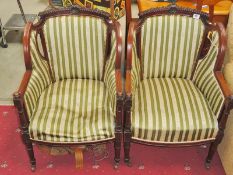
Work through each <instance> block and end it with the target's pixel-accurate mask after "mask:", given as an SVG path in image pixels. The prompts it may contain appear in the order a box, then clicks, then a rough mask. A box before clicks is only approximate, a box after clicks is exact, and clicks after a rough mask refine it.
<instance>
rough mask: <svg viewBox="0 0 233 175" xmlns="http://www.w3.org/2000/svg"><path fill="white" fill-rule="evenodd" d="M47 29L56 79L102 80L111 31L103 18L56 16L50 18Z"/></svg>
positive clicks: (50, 57) (45, 26) (47, 39)
mask: <svg viewBox="0 0 233 175" xmlns="http://www.w3.org/2000/svg"><path fill="white" fill-rule="evenodd" d="M43 29H44V34H45V41H46V45H47V48H48V49H47V50H48V53H49V60H50V62H51V64H50V65H51V68H52V70H53V74H54V77H55V79H56V80H62V79H66V78H89V79H95V80H101V79H102V76H103V66H104V58H105V48H106V30H107V28H106V25H105V23H104V21H103V20H102V19H99V18H95V17H88V16H61V17H54V18H49V19H48V20H47V21H46V23H45V25H44V28H43Z"/></svg>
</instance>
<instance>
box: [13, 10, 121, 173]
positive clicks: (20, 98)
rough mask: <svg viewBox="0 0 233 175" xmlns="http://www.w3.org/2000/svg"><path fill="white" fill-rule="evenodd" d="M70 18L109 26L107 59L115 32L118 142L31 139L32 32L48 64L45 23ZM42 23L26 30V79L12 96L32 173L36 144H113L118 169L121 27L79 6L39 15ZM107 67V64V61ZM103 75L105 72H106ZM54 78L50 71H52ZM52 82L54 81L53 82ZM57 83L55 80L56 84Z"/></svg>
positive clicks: (116, 140)
mask: <svg viewBox="0 0 233 175" xmlns="http://www.w3.org/2000/svg"><path fill="white" fill-rule="evenodd" d="M67 15H76V16H91V17H96V18H101V19H102V20H103V21H104V22H105V24H106V26H107V32H106V35H107V37H106V54H105V55H106V59H107V58H109V56H110V52H111V34H112V32H113V31H114V32H115V33H116V60H115V77H116V93H117V94H116V100H117V103H116V120H115V122H116V125H115V138H113V139H109V140H107V141H106V140H103V141H96V142H85V143H82V142H80V143H48V142H42V141H34V140H31V139H30V137H29V131H28V127H29V123H30V122H29V116H28V114H27V111H26V108H25V102H24V94H25V92H26V89H27V85H28V83H29V80H30V77H31V74H32V61H31V55H30V35H31V31H32V30H34V31H36V32H37V34H39V36H40V39H41V44H42V49H43V54H41V53H40V54H41V56H42V57H43V58H44V59H45V60H46V61H47V62H48V63H49V61H48V53H47V48H46V44H45V38H44V34H43V30H42V27H43V25H44V23H45V21H46V20H47V19H48V18H51V17H55V16H67ZM39 18H40V19H39V21H38V22H37V23H36V24H32V23H28V24H27V25H26V27H25V30H24V36H23V50H24V61H25V67H26V72H25V73H24V76H23V79H22V81H21V84H20V86H19V88H18V90H17V91H16V92H15V93H14V94H13V100H14V105H15V107H16V108H17V110H18V114H19V118H20V126H21V129H22V139H23V142H24V144H25V146H26V150H27V153H28V156H29V159H30V164H31V169H32V171H35V168H36V160H35V157H34V152H33V146H32V142H35V143H37V144H43V145H49V146H75V145H92V144H102V143H106V142H114V147H115V158H114V160H115V165H118V164H119V161H120V149H121V140H122V134H123V126H122V123H123V122H122V118H123V103H124V93H123V89H122V79H121V57H122V36H121V31H120V24H119V23H118V22H117V21H116V20H114V19H110V15H109V14H108V13H105V12H103V11H100V10H92V9H85V8H80V7H79V6H71V7H69V8H59V9H52V10H48V11H45V12H42V13H40V14H39ZM105 63H106V60H105ZM103 73H104V72H103ZM50 74H51V70H50ZM52 79H53V78H52ZM53 81H54V80H53Z"/></svg>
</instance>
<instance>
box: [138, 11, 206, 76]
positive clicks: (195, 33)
mask: <svg viewBox="0 0 233 175" xmlns="http://www.w3.org/2000/svg"><path fill="white" fill-rule="evenodd" d="M203 33H204V25H203V23H202V21H201V20H197V19H194V18H192V17H187V16H179V15H163V16H154V17H150V18H148V19H146V20H145V22H144V23H143V26H142V32H141V34H142V35H141V41H142V44H141V48H142V71H143V79H144V78H161V77H170V78H186V79H190V77H191V73H192V70H193V65H194V62H195V61H196V59H197V54H198V51H199V47H200V45H201V42H202V38H203Z"/></svg>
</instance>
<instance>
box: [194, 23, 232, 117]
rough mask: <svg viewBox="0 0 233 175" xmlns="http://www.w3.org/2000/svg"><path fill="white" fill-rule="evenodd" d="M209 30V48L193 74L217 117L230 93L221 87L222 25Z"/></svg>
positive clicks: (223, 47)
mask: <svg viewBox="0 0 233 175" xmlns="http://www.w3.org/2000/svg"><path fill="white" fill-rule="evenodd" d="M211 31H212V33H211V35H209V41H210V48H209V50H208V53H207V54H206V56H205V57H204V58H203V59H202V60H200V61H199V63H198V66H197V68H196V70H195V74H194V84H195V85H196V86H197V88H199V90H200V91H201V92H202V94H203V95H204V96H205V98H206V100H207V101H208V103H209V105H210V107H211V110H212V111H213V113H214V114H215V116H216V118H219V117H220V116H221V111H222V109H223V106H224V105H225V101H226V96H228V95H229V94H230V93H229V91H228V90H226V88H223V87H225V86H223V81H222V80H223V79H221V69H222V62H223V58H224V55H225V37H226V36H225V30H224V27H223V26H222V25H217V26H215V27H214V28H212V30H211ZM226 87H227V86H226Z"/></svg>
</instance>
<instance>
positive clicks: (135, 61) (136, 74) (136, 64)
mask: <svg viewBox="0 0 233 175" xmlns="http://www.w3.org/2000/svg"><path fill="white" fill-rule="evenodd" d="M140 71H141V66H140V60H139V58H138V55H137V49H136V37H135V34H134V41H133V47H132V71H131V72H132V83H131V89H132V92H135V91H136V89H137V87H138V85H139V83H140V81H141V75H140V73H141V72H140Z"/></svg>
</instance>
